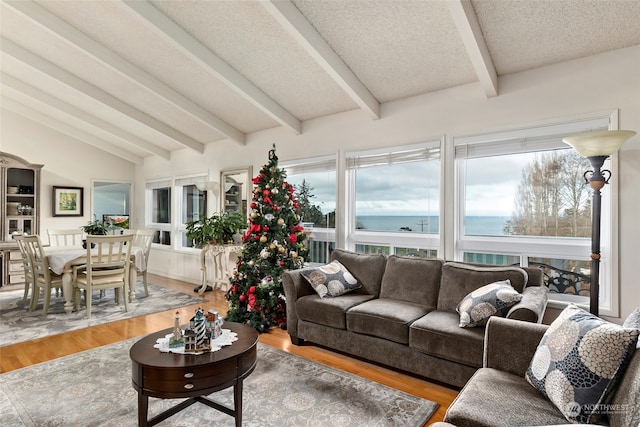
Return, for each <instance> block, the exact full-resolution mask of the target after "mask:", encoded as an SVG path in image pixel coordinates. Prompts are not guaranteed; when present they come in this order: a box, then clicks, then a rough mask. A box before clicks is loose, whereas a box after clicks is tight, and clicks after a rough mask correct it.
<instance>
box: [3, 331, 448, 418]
mask: <svg viewBox="0 0 640 427" xmlns="http://www.w3.org/2000/svg"><path fill="white" fill-rule="evenodd" d="M137 339H138V338H133V339H129V340H126V341H121V342H118V343H115V344H110V345H107V346H104V347H100V348H97V349H93V350H88V351H85V352H82V353H77V354H74V355H71V356H66V357H63V358H60V359H56V360H53V361H50V362H45V363H41V364H38V365H33V366H29V367H27V368H22V369H18V370H15V371H11V372H8V373H5V374H2V375H0V414H2V425H3V426H4V427H8V426H12V427H13V426H16V427H17V426H123V427H125V426H137V422H138V421H137V394H136V392H135V391H134V389H133V387H132V386H131V360H130V358H129V349H130V347H131V346H132V345H133V343H134V342H136V340H137ZM258 346H259V347H258V362H257V366H256V369H255V371H254V372H253V373H252V374H251V375H249V377H248V378H247V379H246V380H245V381H244V395H243V412H242V414H243V425H244V426H248V427H252V426H255V427H268V426H278V427H284V426H292V427H300V426H308V427H314V426H318V427H320V426H322V427H326V426H332V427H336V426H367V427H386V426H394V427H400V426H420V427H421V426H423V425H424V424H425V423H426V421H427V420H428V419H429V417H430V416H431V414H433V412H434V411H435V410H436V408H437V406H438V405H437V403H434V402H430V401H428V400H424V399H421V398H418V397H414V396H411V395H409V394H407V393H404V392H401V391H398V390H395V389H392V388H390V387H387V386H384V385H380V384H378V383H375V382H372V381H369V380H366V379H363V378H360V377H357V376H354V375H351V374H347V373H344V372H342V371H339V370H336V369H333V368H330V367H327V366H324V365H321V364H319V363H316V362H313V361H309V360H307V359H304V358H302V357H299V356H295V355H292V354H289V353H285V352H283V351H280V350H277V349H274V348H273V347H269V346H267V345H263V344H260V343H259V344H258ZM210 397H211V398H213V399H214V400H216V401H217V402H218V403H221V404H223V405H225V406H228V407H233V406H232V402H233V393H232V388H229V389H227V390H223V391H220V392H217V393H213V394H212V395H210ZM179 402H180V400H179V399H171V400H162V399H156V398H150V399H149V416H150V417H151V416H154V415H156V414H158V413H160V412H161V411H163V410H165V409H167V408H169V407H170V406H173V405H175V404H177V403H179ZM158 425H159V426H165V427H168V426H198V425H200V426H212V425H215V426H229V427H231V426H233V425H234V420H233V418H232V417H231V416H229V415H226V414H223V413H221V412H218V411H216V410H214V409H212V408H209V407H208V406H205V405H202V404H195V405H192V406H190V407H188V408H187V409H185V410H184V411H182V412H180V413H178V414H176V415H174V416H172V417H171V418H168V419H167V420H165V421H163V422H162V423H160V424H158Z"/></svg>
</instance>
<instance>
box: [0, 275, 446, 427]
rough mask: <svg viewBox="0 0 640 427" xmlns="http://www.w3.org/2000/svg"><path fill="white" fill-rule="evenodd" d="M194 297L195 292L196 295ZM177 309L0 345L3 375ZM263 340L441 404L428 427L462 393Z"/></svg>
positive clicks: (212, 295) (117, 336)
mask: <svg viewBox="0 0 640 427" xmlns="http://www.w3.org/2000/svg"><path fill="white" fill-rule="evenodd" d="M149 281H150V282H151V283H153V284H155V285H158V286H164V287H167V288H171V289H176V290H179V291H182V292H193V288H194V285H193V284H190V283H186V282H181V281H178V280H172V279H167V278H165V277H161V276H157V275H152V274H149ZM194 295H195V294H194ZM204 297H205V298H206V299H207V300H208V302H206V303H205V302H204V299H203V303H202V306H203V307H204V308H206V309H209V308H213V309H215V310H217V311H218V312H219V313H221V314H225V313H226V311H227V302H226V301H225V298H224V294H223V293H222V292H219V291H214V292H207V293H206V294H205V296H204ZM199 305H201V304H193V305H190V306H186V307H182V308H180V309H179V311H180V314H181V318H182V319H189V318H190V317H191V316H192V315H193V312H194V310H195V309H196V308H197V307H198V306H199ZM174 312H175V309H173V310H167V311H164V312H160V313H154V314H149V315H146V316H140V317H134V318H132V319H126V320H121V321H118V322H112V323H107V324H104V325H98V326H92V327H90V328H86V329H80V330H75V331H71V332H67V333H64V334H60V335H54V336H50V337H46V338H41V339H36V340H32V341H28V342H24V343H18V344H13V345H8V346H5V347H0V372H9V371H12V370H14V369H19V368H23V367H25V366H30V365H33V364H36V363H41V362H46V361H48V360H52V359H56V358H58V357H62V356H67V355H70V354H74V353H78V352H80V351H84V350H89V349H92V348H95V347H100V346H103V345H107V344H111V343H114V342H117V341H121V340H124V339H127V338H133V337H138V336H142V335H146V334H149V333H151V332H155V331H158V330H160V329H165V328H169V327H171V326H173V314H174ZM260 342H262V343H264V344H267V345H270V346H272V347H275V348H278V349H280V350H283V351H286V352H289V353H292V354H296V355H298V356H302V357H305V358H307V359H310V360H314V361H316V362H318V363H322V364H325V365H328V366H331V367H334V368H336V369H340V370H342V371H345V372H349V373H352V374H354V375H358V376H360V377H363V378H367V379H369V380H371V381H376V382H378V383H381V384H385V385H387V386H389V387H393V388H395V389H398V390H402V391H404V392H407V393H410V394H412V395H414V396H418V397H422V398H424V399H428V400H431V401H434V402H437V403H438V404H439V405H440V406H439V407H438V410H437V411H436V413H435V414H434V415H433V416H432V417H431V419H429V421H428V422H427V424H425V425H429V424H431V423H434V422H436V421H442V419H443V417H444V414H445V412H446V410H447V408H448V407H449V405H450V404H451V402H452V401H453V399H455V397H456V395H457V392H458V390H456V389H453V388H449V387H446V386H443V385H440V384H435V383H431V382H429V381H425V380H423V379H419V378H415V377H412V376H410V375H405V374H403V373H400V372H397V371H393V370H391V369H387V368H384V367H381V366H377V365H374V364H371V363H367V362H364V361H361V360H358V359H354V358H352V357H349V356H345V355H343V354H339V353H336V352H333V351H330V350H327V349H324V348H320V347H316V346H314V345H309V344H305V345H303V346H295V345H293V344H291V341H290V340H289V335H288V334H287V332H286V331H284V330H281V329H274V330H271V331H270V332H268V333H265V334H261V335H260Z"/></svg>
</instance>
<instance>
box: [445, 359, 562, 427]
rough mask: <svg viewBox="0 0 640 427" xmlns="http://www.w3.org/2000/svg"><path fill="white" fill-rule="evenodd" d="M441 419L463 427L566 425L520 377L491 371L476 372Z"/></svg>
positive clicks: (480, 370) (547, 403) (550, 406)
mask: <svg viewBox="0 0 640 427" xmlns="http://www.w3.org/2000/svg"><path fill="white" fill-rule="evenodd" d="M444 420H445V421H446V422H449V423H452V424H455V425H457V426H465V427H495V426H534V425H536V426H537V425H540V426H542V425H554V424H555V425H557V424H566V420H565V418H564V417H563V416H562V414H561V413H560V411H558V409H557V408H556V407H555V406H554V405H553V404H552V403H551V402H549V400H547V399H545V398H544V396H542V395H541V394H540V393H538V392H536V390H535V389H533V388H532V387H530V386H529V384H527V381H526V380H525V379H524V378H523V377H522V376H520V375H514V374H510V373H507V372H504V371H500V370H497V369H492V368H482V369H479V370H478V371H476V373H475V374H474V375H473V377H471V379H470V380H469V381H468V382H467V384H466V385H465V386H464V388H463V389H462V391H460V393H459V394H458V396H457V397H456V399H455V400H454V401H453V403H452V404H451V406H449V409H448V410H447V413H446V415H445V417H444Z"/></svg>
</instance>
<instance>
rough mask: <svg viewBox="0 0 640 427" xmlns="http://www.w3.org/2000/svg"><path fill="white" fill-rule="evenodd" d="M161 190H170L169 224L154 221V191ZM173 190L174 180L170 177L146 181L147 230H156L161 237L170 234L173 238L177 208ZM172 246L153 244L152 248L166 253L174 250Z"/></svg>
mask: <svg viewBox="0 0 640 427" xmlns="http://www.w3.org/2000/svg"><path fill="white" fill-rule="evenodd" d="M160 188H168V189H169V203H170V204H171V205H170V206H169V222H168V223H161V222H154V221H153V192H154V190H157V189H160ZM172 188H173V180H172V179H171V178H170V177H169V178H156V179H149V180H146V181H145V212H146V215H145V228H148V229H152V230H156V231H159V232H160V233H161V234H160V236H162V232H167V231H168V232H169V235H170V236H171V237H172V238H173V232H172V227H173V218H174V212H173V209H174V207H175V203H173V200H172V198H173V197H174V196H173V194H174V191H172ZM171 245H172V244H171V243H170V244H168V245H166V244H163V243H155V242H154V243H152V247H153V248H155V249H161V250H166V251H170V250H171V249H172V246H171Z"/></svg>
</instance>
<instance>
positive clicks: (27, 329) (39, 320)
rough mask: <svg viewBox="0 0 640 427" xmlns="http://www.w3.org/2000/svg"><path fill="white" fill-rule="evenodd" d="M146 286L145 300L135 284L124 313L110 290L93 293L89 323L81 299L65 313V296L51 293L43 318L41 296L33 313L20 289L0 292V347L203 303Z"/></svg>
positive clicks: (186, 295)
mask: <svg viewBox="0 0 640 427" xmlns="http://www.w3.org/2000/svg"><path fill="white" fill-rule="evenodd" d="M148 287H149V296H148V297H145V295H144V289H143V286H142V284H141V283H139V284H138V286H137V287H136V297H135V299H134V300H133V301H132V302H130V303H129V311H127V312H125V311H124V304H123V303H122V301H120V304H119V305H116V304H115V298H114V292H113V289H108V290H107V291H106V295H105V296H104V297H102V298H99V293H98V291H95V292H94V295H93V304H92V306H91V320H89V319H87V318H86V316H87V311H86V308H85V305H84V298H83V299H82V301H81V302H80V311H77V312H76V311H74V312H72V313H71V314H66V313H65V311H64V302H65V299H64V297H62V296H58V297H56V296H55V295H54V294H53V293H52V295H51V305H50V306H49V312H48V313H47V315H46V316H43V315H42V305H43V302H44V299H43V298H42V297H41V298H40V301H39V302H38V306H37V308H36V311H29V299H27V301H24V302H23V301H22V295H23V291H22V290H20V291H9V292H0V307H1V310H0V347H1V346H5V345H9V344H15V343H17V342H23V341H29V340H33V339H36V338H42V337H46V336H49V335H56V334H61V333H63V332H69V331H72V330H74V329H81V328H86V327H89V326H95V325H100V324H103V323H108V322H115V321H117V320H122V319H129V318H132V317H137V316H143V315H146V314H151V313H157V312H160V311H165V310H169V309H171V308H178V307H184V306H185V305H190V304H196V303H198V302H204V301H206V300H203V299H202V298H200V297H197V296H194V295H190V294H186V293H182V292H178V291H174V290H172V289H167V288H162V287H159V286H154V285H152V284H149V285H148ZM185 320H188V319H185ZM172 322H173V317H171V318H168V319H167V327H169V326H171V324H172Z"/></svg>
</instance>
